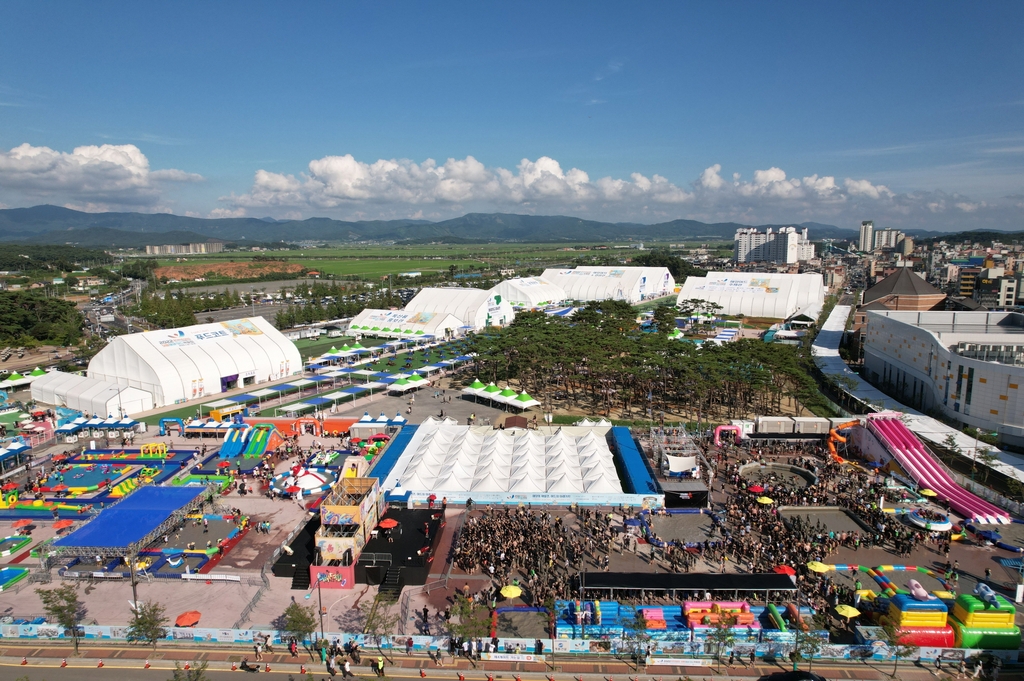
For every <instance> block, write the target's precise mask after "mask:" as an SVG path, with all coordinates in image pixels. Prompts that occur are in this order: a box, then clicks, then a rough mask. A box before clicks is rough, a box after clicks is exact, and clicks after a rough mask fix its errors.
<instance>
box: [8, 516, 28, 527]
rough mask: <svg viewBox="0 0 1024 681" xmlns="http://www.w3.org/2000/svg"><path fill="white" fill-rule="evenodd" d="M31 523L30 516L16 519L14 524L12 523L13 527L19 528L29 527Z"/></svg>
mask: <svg viewBox="0 0 1024 681" xmlns="http://www.w3.org/2000/svg"><path fill="white" fill-rule="evenodd" d="M31 524H32V521H31V520H29V519H28V518H24V519H22V520H15V521H14V524H13V525H11V527H13V528H14V529H18V528H21V527H28V526H29V525H31Z"/></svg>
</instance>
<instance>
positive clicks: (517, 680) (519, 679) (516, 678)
mask: <svg viewBox="0 0 1024 681" xmlns="http://www.w3.org/2000/svg"><path fill="white" fill-rule="evenodd" d="M513 678H515V680H516V681H523V680H522V679H521V678H519V674H516V675H515V676H514V677H513Z"/></svg>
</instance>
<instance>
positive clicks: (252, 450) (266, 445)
mask: <svg viewBox="0 0 1024 681" xmlns="http://www.w3.org/2000/svg"><path fill="white" fill-rule="evenodd" d="M282 444H284V437H283V436H282V435H281V433H279V432H278V430H277V428H276V427H275V426H274V424H272V423H257V424H256V425H255V426H253V427H252V430H251V431H250V432H249V438H248V441H247V443H246V445H245V451H243V452H242V455H243V456H248V457H260V456H263V454H264V453H265V452H268V451H273V450H275V449H277V448H278V447H280V446H281V445H282Z"/></svg>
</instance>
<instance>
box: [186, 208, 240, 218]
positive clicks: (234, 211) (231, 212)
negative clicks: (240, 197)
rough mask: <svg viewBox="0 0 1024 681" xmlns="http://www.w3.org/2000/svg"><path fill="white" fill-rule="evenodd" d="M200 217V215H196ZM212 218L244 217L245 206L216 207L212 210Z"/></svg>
mask: <svg viewBox="0 0 1024 681" xmlns="http://www.w3.org/2000/svg"><path fill="white" fill-rule="evenodd" d="M196 217H198V216H196ZM208 217H211V218H244V217H245V209H244V208H214V209H213V210H211V211H210V215H209V216H208Z"/></svg>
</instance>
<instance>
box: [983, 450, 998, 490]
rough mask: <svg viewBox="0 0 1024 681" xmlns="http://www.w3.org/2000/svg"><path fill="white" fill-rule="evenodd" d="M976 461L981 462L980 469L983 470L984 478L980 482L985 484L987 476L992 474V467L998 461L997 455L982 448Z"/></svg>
mask: <svg viewBox="0 0 1024 681" xmlns="http://www.w3.org/2000/svg"><path fill="white" fill-rule="evenodd" d="M978 461H980V462H981V465H982V467H983V468H984V469H985V470H984V472H985V477H983V478H982V482H984V483H987V482H988V475H989V473H991V472H992V466H994V465H995V464H996V463H997V462H998V461H999V455H998V454H996V453H995V452H993V451H992V450H991V449H989V448H988V447H982V448H981V449H979V450H978Z"/></svg>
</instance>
